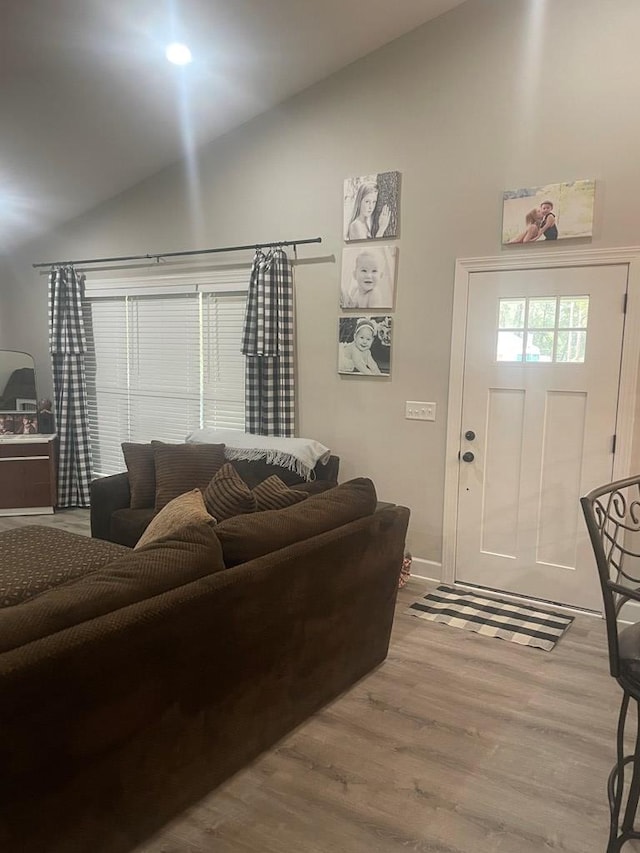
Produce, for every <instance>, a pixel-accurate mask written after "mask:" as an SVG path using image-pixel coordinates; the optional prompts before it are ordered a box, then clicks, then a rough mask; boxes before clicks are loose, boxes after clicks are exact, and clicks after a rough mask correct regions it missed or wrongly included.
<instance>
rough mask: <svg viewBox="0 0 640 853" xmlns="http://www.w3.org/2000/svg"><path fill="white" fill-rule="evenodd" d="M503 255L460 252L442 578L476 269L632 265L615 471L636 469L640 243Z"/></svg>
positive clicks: (449, 577)
mask: <svg viewBox="0 0 640 853" xmlns="http://www.w3.org/2000/svg"><path fill="white" fill-rule="evenodd" d="M516 252H517V250H516V251H514V253H513V254H509V255H508V256H507V255H499V256H497V257H492V258H459V259H458V260H457V261H456V269H455V280H454V292H453V322H452V327H451V362H450V369H449V404H448V413H447V443H446V459H445V481H444V520H443V526H442V540H443V542H442V580H443V581H444V582H445V583H453V582H454V581H455V570H456V565H455V561H456V531H457V527H458V481H459V476H460V462H459V461H458V451H459V450H460V436H461V433H462V393H463V378H464V354H465V346H466V328H467V304H468V296H469V284H470V280H471V274H472V273H475V272H494V271H511V270H524V269H526V270H528V269H549V268H553V267H575V266H588V267H595V266H603V265H611V264H623V265H625V266H628V268H629V280H628V291H627V294H628V302H627V316H626V319H625V324H624V333H623V340H622V364H621V370H620V393H619V403H618V427H617V433H616V435H617V439H616V452H615V456H614V463H613V477H614V479H616V480H617V479H618V478H621V477H627V476H629V474H630V470H631V461H632V458H631V454H632V450H633V431H634V418H635V408H636V387H637V381H638V367H639V365H638V362H639V361H640V246H631V247H624V248H619V249H572V250H570V251H565V252H560V251H544V250H541V251H539V252H531V253H526V254H521V253H520V252H517V254H516Z"/></svg>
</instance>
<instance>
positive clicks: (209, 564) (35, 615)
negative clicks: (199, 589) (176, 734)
mask: <svg viewBox="0 0 640 853" xmlns="http://www.w3.org/2000/svg"><path fill="white" fill-rule="evenodd" d="M69 536H74V537H76V538H77V540H80V542H79V543H78V547H79V548H82V547H83V546H84V547H86V546H88V545H89V544H90V543H91V542H92V541H93V540H90V539H88V538H87V537H85V536H76V534H69ZM80 543H82V544H80ZM101 544H102V545H104V544H105V543H101ZM224 568H225V565H224V562H223V558H222V550H221V547H220V543H219V542H218V539H217V537H216V534H215V533H214V530H213V528H212V527H211V525H207V524H195V525H191V526H190V527H183V528H181V530H180V531H179V532H178V533H177V534H174V535H173V536H170V537H168V538H166V539H162V540H158V541H156V542H151V543H149V544H148V545H145V547H144V548H140V549H138V550H137V551H131V550H127V551H126V553H124V554H121V555H120V556H118V557H117V558H116V559H115V560H112V561H110V562H109V563H107V564H106V565H104V566H102V567H101V568H99V569H97V570H96V571H93V572H91V573H89V574H85V575H83V576H82V577H80V578H76V579H74V580H71V581H69V582H67V583H65V584H62V585H61V586H58V587H56V588H55V589H50V590H47V591H46V592H43V593H41V594H40V595H37V596H35V597H34V598H31V599H29V600H28V601H24V602H23V603H21V604H17V605H16V606H15V607H5V608H3V609H0V652H5V651H8V650H10V649H14V648H17V647H18V646H21V645H24V644H25V643H30V642H32V641H34V640H36V639H39V638H41V637H47V636H49V635H50V634H54V633H56V632H58V631H62V630H64V629H65V628H69V627H71V626H73V625H81V624H82V623H86V622H88V621H90V620H91V619H95V618H96V617H98V616H103V615H106V614H114V616H113V622H112V625H113V626H115V625H117V620H118V617H117V614H116V613H115V611H118V610H120V609H122V608H125V607H128V606H129V605H132V604H135V603H137V602H139V601H144V600H146V599H150V598H152V597H154V596H158V595H161V594H162V593H164V592H167V591H168V590H171V589H175V588H177V587H180V586H183V585H185V584H188V583H190V582H192V581H194V580H197V579H198V578H204V577H206V576H207V575H210V574H212V573H214V572H218V571H220V570H221V569H224ZM170 639H171V638H168V640H167V642H169V641H170Z"/></svg>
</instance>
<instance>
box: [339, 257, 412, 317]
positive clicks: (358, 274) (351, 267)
mask: <svg viewBox="0 0 640 853" xmlns="http://www.w3.org/2000/svg"><path fill="white" fill-rule="evenodd" d="M397 254H398V249H397V246H348V247H347V248H345V249H343V250H342V275H341V279H340V307H341V308H364V309H370V308H387V309H391V308H393V300H394V294H395V281H396V258H397Z"/></svg>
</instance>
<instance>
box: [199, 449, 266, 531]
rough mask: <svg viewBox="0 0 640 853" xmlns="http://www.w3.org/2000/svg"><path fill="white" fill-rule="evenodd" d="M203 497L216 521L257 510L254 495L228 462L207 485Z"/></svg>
mask: <svg viewBox="0 0 640 853" xmlns="http://www.w3.org/2000/svg"><path fill="white" fill-rule="evenodd" d="M203 497H204V502H205V504H206V507H207V509H208V511H209V512H210V513H211V515H212V516H213V517H214V518H215V519H217V520H218V521H223V520H224V519H225V518H231V517H232V516H234V515H241V514H243V513H247V512H255V511H256V509H257V508H258V504H257V501H256V498H255V495H254V494H253V492H252V491H251V489H250V488H249V486H247V484H246V483H245V482H244V480H243V479H242V477H241V476H240V475H239V474H238V473H237V471H236V470H235V468H234V467H233V465H231V464H230V463H229V462H227V463H226V464H225V465H223V466H222V468H221V469H220V470H219V471H218V473H217V474H216V475H215V476H214V477H213V478H212V479H211V482H210V483H208V485H207V487H206V489H205V490H204V492H203Z"/></svg>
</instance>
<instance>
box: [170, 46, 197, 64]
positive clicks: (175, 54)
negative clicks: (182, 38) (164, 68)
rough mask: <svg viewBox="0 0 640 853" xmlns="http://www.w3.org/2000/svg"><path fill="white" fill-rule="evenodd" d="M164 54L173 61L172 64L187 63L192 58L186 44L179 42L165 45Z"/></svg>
mask: <svg viewBox="0 0 640 853" xmlns="http://www.w3.org/2000/svg"><path fill="white" fill-rule="evenodd" d="M164 54H165V56H166V57H167V59H168V60H169V62H173V64H174V65H188V64H189V63H190V62H191V60H192V59H193V57H192V56H191V51H190V50H189V48H188V47H187V46H186V44H181V43H180V42H172V43H171V44H170V45H167V49H166V50H165V52H164Z"/></svg>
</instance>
